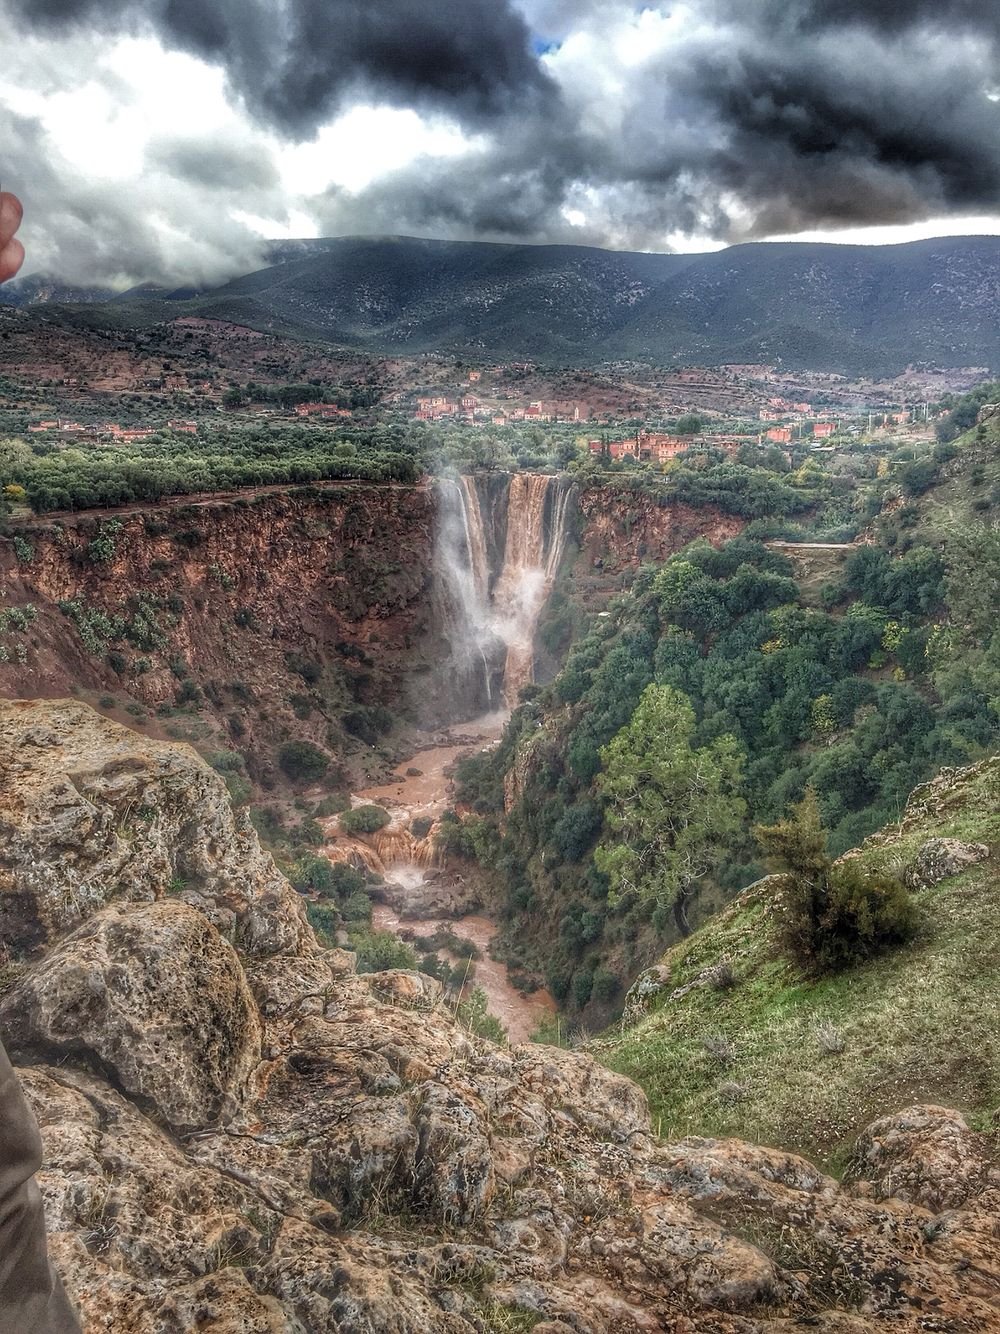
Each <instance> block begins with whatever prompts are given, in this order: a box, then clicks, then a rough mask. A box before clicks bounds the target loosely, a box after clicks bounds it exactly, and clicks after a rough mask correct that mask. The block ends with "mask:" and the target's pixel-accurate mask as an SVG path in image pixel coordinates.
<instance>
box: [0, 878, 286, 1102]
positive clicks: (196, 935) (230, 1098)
mask: <svg viewBox="0 0 1000 1334" xmlns="http://www.w3.org/2000/svg"><path fill="white" fill-rule="evenodd" d="M0 1031H2V1032H3V1033H4V1034H5V1035H6V1039H7V1044H8V1047H9V1048H10V1050H11V1051H12V1053H13V1054H14V1055H15V1056H18V1055H22V1056H23V1055H31V1054H42V1055H44V1056H48V1057H56V1058H58V1059H60V1060H61V1059H66V1058H71V1059H76V1060H78V1061H80V1062H81V1063H83V1064H87V1065H92V1066H93V1067H94V1068H96V1069H98V1070H100V1071H103V1072H106V1073H107V1074H108V1076H109V1077H110V1078H111V1079H112V1080H113V1082H114V1084H115V1085H116V1087H118V1088H120V1089H121V1090H122V1091H123V1092H124V1093H126V1094H127V1095H128V1096H130V1097H132V1098H134V1099H135V1100H136V1101H137V1102H138V1103H139V1104H140V1105H142V1106H145V1107H148V1108H149V1109H150V1110H151V1112H152V1113H153V1114H155V1115H156V1116H158V1117H160V1118H161V1119H162V1120H163V1121H165V1122H167V1123H169V1124H170V1125H172V1126H175V1127H178V1128H192V1127H197V1128H201V1127H204V1126H206V1125H212V1124H214V1123H215V1122H216V1121H217V1120H219V1118H220V1117H222V1116H224V1115H225V1114H226V1113H227V1112H228V1113H230V1114H231V1112H232V1111H233V1110H234V1109H235V1108H236V1106H238V1105H239V1103H240V1102H241V1101H242V1100H243V1097H244V1094H245V1093H246V1088H247V1082H248V1080H249V1079H250V1076H251V1074H252V1073H253V1071H254V1070H255V1069H256V1067H257V1065H258V1063H259V1061H260V1038H261V1031H260V1022H259V1019H258V1011H257V1006H256V1003H255V1002H254V998H253V995H252V994H251V992H250V988H249V986H248V984H247V980H246V977H245V976H244V973H243V969H242V968H241V966H240V961H239V956H238V955H237V953H236V951H235V950H234V949H233V947H232V945H230V944H229V942H228V941H227V940H225V939H224V938H223V937H222V936H221V935H220V934H219V932H218V931H217V930H216V929H215V927H214V926H212V924H211V922H209V921H208V919H207V918H206V917H205V916H203V914H202V913H200V912H198V911H197V910H196V909H194V908H191V907H189V906H188V905H187V904H184V903H172V902H169V901H165V902H161V903H143V904H135V905H133V904H114V905H113V906H112V907H110V908H104V909H102V910H101V911H100V912H99V913H96V914H95V915H94V916H93V917H91V918H90V920H89V921H87V922H85V923H84V924H83V926H81V927H78V928H77V930H76V931H74V932H73V933H72V935H70V936H68V937H67V938H66V939H65V940H63V941H60V942H59V944H57V945H56V947H55V948H54V949H53V950H52V951H51V952H50V953H49V954H47V955H46V957H45V958H44V959H42V960H41V961H40V962H39V963H38V964H37V965H36V966H35V967H33V968H31V969H29V970H28V971H27V972H26V974H25V976H24V977H23V978H22V979H20V981H19V982H18V983H17V984H16V985H15V986H14V987H13V988H12V990H11V991H10V993H9V994H8V995H7V996H6V997H5V998H4V1000H3V1001H2V1002H0Z"/></svg>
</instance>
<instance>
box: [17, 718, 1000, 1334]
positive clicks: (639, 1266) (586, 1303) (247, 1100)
mask: <svg viewBox="0 0 1000 1334" xmlns="http://www.w3.org/2000/svg"><path fill="white" fill-rule="evenodd" d="M0 932H2V939H3V940H4V941H5V942H7V944H8V947H9V958H10V963H9V965H8V966H7V968H6V969H5V972H4V988H5V990H4V994H3V998H2V1002H0V1029H2V1031H3V1033H4V1035H5V1037H6V1039H7V1041H8V1044H9V1047H10V1050H11V1054H12V1056H13V1057H14V1059H15V1061H16V1063H17V1064H18V1065H19V1068H20V1074H21V1078H22V1080H23V1082H24V1085H25V1088H26V1090H27V1093H28V1096H29V1099H30V1101H31V1103H32V1105H33V1107H34V1109H35V1112H36V1114H37V1116H38V1119H39V1121H40V1123H41V1127H42V1134H43V1139H44V1143H45V1151H46V1167H45V1171H44V1173H43V1175H42V1179H41V1185H42V1189H43V1191H44V1194H45V1199H46V1204H47V1209H48V1217H49V1221H50V1229H51V1232H52V1247H53V1252H54V1257H55V1260H56V1263H57V1265H58V1267H59V1269H60V1271H61V1273H62V1275H63V1277H64V1280H65V1282H66V1286H67V1288H68V1290H69V1292H70V1294H71V1295H72V1297H73V1298H74V1300H75V1301H76V1302H77V1304H78V1306H79V1308H80V1310H81V1312H82V1314H83V1320H84V1327H85V1329H86V1330H87V1331H88V1334H89V1331H99V1330H100V1331H114V1332H115V1334H140V1332H141V1334H173V1332H174V1331H177V1332H179V1331H189V1330H207V1331H213V1332H214V1334H272V1332H273V1334H278V1332H279V1331H288V1332H291V1331H295V1332H296V1334H299V1332H301V1331H325V1330H342V1331H352V1332H353V1331H359V1332H360V1331H366V1332H367V1331H371V1332H372V1334H411V1332H412V1334H418V1332H419V1334H424V1332H425V1331H445V1332H448V1331H454V1334H459V1332H462V1334H464V1332H465V1331H520V1330H529V1329H532V1328H533V1329H534V1330H535V1331H536V1334H557V1332H558V1334H568V1331H576V1332H577V1334H599V1332H602V1331H620V1332H621V1334H626V1332H629V1334H632V1332H633V1331H657V1330H664V1331H676V1334H682V1332H683V1334H696V1332H699V1331H705V1334H708V1332H709V1331H711V1332H712V1334H754V1332H756V1331H761V1332H764V1331H768V1332H770V1331H775V1332H777V1331H793V1330H799V1329H804V1328H809V1329H814V1330H819V1331H827V1332H828V1334H834V1332H836V1334H859V1332H860V1331H864V1330H881V1329H885V1330H887V1331H889V1330H892V1331H918V1330H919V1331H948V1332H949V1334H964V1332H965V1331H969V1332H970V1334H971V1332H972V1331H991V1330H996V1329H997V1328H1000V1255H998V1240H1000V1237H998V1233H1000V1224H998V1219H1000V1173H998V1171H997V1167H996V1165H995V1163H994V1162H993V1160H992V1158H991V1156H990V1154H989V1151H988V1146H987V1142H986V1140H985V1139H984V1138H983V1137H981V1136H979V1135H977V1134H975V1133H973V1132H972V1131H970V1130H969V1129H968V1127H967V1126H966V1125H965V1123H964V1122H963V1120H962V1118H961V1117H960V1116H958V1115H957V1114H956V1113H954V1112H950V1111H947V1110H944V1109H942V1108H938V1107H915V1108H911V1109H909V1110H907V1111H903V1112H900V1113H898V1114H896V1115H893V1116H891V1117H887V1118H885V1119H884V1120H882V1121H880V1122H878V1123H877V1124H875V1125H873V1126H871V1127H870V1128H869V1129H868V1130H867V1132H866V1133H865V1134H864V1135H863V1136H862V1137H861V1139H860V1141H859V1143H858V1146H857V1150H856V1153H855V1156H854V1160H853V1162H852V1163H851V1165H850V1168H849V1170H848V1173H847V1176H846V1179H845V1183H844V1184H840V1183H838V1182H836V1181H834V1180H832V1179H830V1178H828V1177H825V1176H823V1175H822V1174H821V1173H820V1172H818V1171H817V1170H816V1169H815V1168H813V1167H812V1166H811V1165H810V1164H809V1163H808V1162H806V1161H804V1160H802V1159H800V1158H797V1157H794V1156H791V1155H789V1154H786V1153H783V1152H781V1151H780V1150H775V1149H767V1148H761V1147H759V1146H756V1145H751V1144H746V1143H742V1142H738V1141H732V1140H730V1141H717V1140H708V1139H701V1138H689V1139H686V1140H683V1141H681V1142H680V1143H676V1144H669V1145H665V1144H662V1143H659V1142H658V1141H657V1140H656V1138H655V1137H654V1136H653V1134H652V1133H651V1127H650V1124H649V1116H648V1112H647V1107H646V1100H645V1097H644V1095H643V1093H642V1092H641V1090H640V1089H639V1088H638V1087H637V1086H636V1085H634V1084H632V1083H631V1082H629V1081H628V1080H626V1079H624V1078H622V1077H620V1076H617V1075H614V1074H611V1073H610V1072H608V1071H606V1070H604V1069H603V1068H602V1067H601V1066H599V1065H598V1064H596V1063H595V1062H594V1061H593V1060H592V1059H591V1058H589V1057H588V1056H585V1055H581V1054H575V1053H569V1052H565V1051H561V1050H558V1049H554V1048H549V1047H541V1046H525V1047H518V1048H514V1049H513V1050H506V1049H500V1048H497V1047H495V1046H492V1045H491V1044H489V1043H487V1042H484V1041H482V1040H479V1039H476V1038H473V1037H470V1036H469V1035H468V1034H467V1033H465V1032H464V1031H463V1030H462V1029H461V1028H460V1027H457V1026H456V1024H455V1022H454V1019H453V1017H452V1015H451V1013H450V1012H449V1010H448V1008H447V1007H446V1006H445V1005H444V1003H443V1001H442V997H441V992H440V989H439V986H438V984H437V983H436V982H434V981H433V980H431V979H430V978H427V977H424V976H422V975H421V974H419V973H411V972H389V973H381V974H373V975H370V976H366V977H359V976H357V975H356V974H355V973H354V970H353V966H354V960H353V956H352V955H350V954H348V953H346V952H344V951H340V950H323V949H321V948H319V946H318V945H317V943H316V940H315V939H314V937H313V934H312V931H311V930H310V928H309V926H308V923H307V922H306V919H305V916H304V913H303V910H302V904H301V901H300V899H299V897H298V896H297V895H296V894H295V892H294V891H293V890H292V889H291V888H290V886H289V885H288V884H287V883H286V882H285V881H284V879H283V878H282V877H281V876H280V874H279V873H278V872H277V870H276V868H275V867H274V864H273V862H272V861H271V859H270V858H269V857H268V856H267V855H266V854H265V853H264V852H262V850H261V848H260V846H259V844H258V843H257V840H256V837H255V835H254V833H253V831H252V829H251V828H250V826H249V824H248V822H247V821H246V819H245V816H244V815H242V814H234V813H233V811H232V809H231V807H230V805H229V802H228V799H227V795H226V789H225V787H224V785H223V783H222V781H221V780H220V779H219V778H218V777H217V776H216V775H215V774H214V773H213V772H212V771H211V770H210V769H209V768H207V766H205V765H204V764H202V762H201V761H200V760H199V759H198V758H197V756H196V755H195V754H194V753H193V752H192V751H191V750H190V749H188V748H187V747H186V746H183V745H171V744H165V743H153V742H150V741H147V740H145V739H143V738H140V737H137V736H136V735H134V734H133V733H131V732H129V731H128V730H127V729H126V728H123V727H119V726H117V725H115V724H113V723H110V722H108V721H107V720H105V719H103V718H101V717H100V716H98V715H97V714H95V713H93V712H91V711H90V710H89V709H87V708H86V707H84V706H82V705H80V704H77V703H75V702H66V701H62V702H56V703H51V702H30V703H3V704H0ZM22 961H23V962H22Z"/></svg>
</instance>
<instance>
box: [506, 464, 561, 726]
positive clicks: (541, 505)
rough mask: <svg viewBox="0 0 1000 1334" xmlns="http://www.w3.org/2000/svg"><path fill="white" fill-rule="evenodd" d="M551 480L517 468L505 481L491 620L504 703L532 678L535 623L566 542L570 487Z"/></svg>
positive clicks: (550, 586) (547, 594) (513, 696)
mask: <svg viewBox="0 0 1000 1334" xmlns="http://www.w3.org/2000/svg"><path fill="white" fill-rule="evenodd" d="M553 480H554V479H553V478H551V477H546V476H544V475H543V474H539V473H524V472H521V473H516V474H515V475H514V476H513V477H512V478H511V482H510V491H509V493H508V501H507V546H506V550H505V551H504V561H503V570H502V571H501V574H500V578H499V579H498V580H497V585H496V589H495V591H494V594H493V606H494V625H495V627H496V631H497V633H498V635H499V636H500V638H501V639H502V640H503V642H504V643H505V644H506V645H507V659H506V663H505V665H504V677H503V689H504V698H505V700H506V702H507V704H509V705H514V704H516V703H517V697H518V694H519V693H520V691H521V688H522V687H523V686H526V685H528V684H530V682H531V681H532V680H533V679H534V661H535V626H536V625H537V624H538V618H539V616H540V615H541V611H542V608H543V607H544V606H545V602H546V599H547V598H548V596H549V593H550V592H551V591H552V584H553V581H554V579H555V577H556V572H557V571H558V569H559V562H560V561H561V560H562V554H563V549H564V547H565V544H566V512H567V509H568V506H569V497H570V489H569V488H568V487H566V486H559V485H558V483H557V485H556V487H555V488H553V487H552V482H553ZM553 492H554V497H555V498H554V503H553Z"/></svg>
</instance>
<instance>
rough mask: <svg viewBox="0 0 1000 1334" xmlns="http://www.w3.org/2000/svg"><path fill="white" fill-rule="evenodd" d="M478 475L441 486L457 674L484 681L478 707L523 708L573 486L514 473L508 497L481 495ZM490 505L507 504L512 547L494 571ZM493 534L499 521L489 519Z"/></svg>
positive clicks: (442, 545) (439, 545)
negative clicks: (537, 632)
mask: <svg viewBox="0 0 1000 1334" xmlns="http://www.w3.org/2000/svg"><path fill="white" fill-rule="evenodd" d="M479 480H480V479H477V478H476V477H474V476H462V477H459V478H457V479H452V478H443V479H441V480H440V481H439V482H438V533H437V542H436V564H437V572H438V576H439V578H440V580H441V583H442V587H443V590H444V591H445V598H444V601H445V607H446V618H445V623H446V635H447V638H448V641H449V644H450V650H451V659H452V662H451V669H452V671H453V673H454V674H455V675H456V676H457V677H458V678H460V679H462V678H464V679H465V680H469V679H475V678H476V677H477V676H478V679H479V685H480V689H481V694H479V696H478V703H479V704H480V705H481V706H482V707H483V708H485V709H492V708H494V707H496V706H497V705H498V704H499V703H501V701H502V702H503V703H505V704H506V705H507V706H508V707H512V706H513V705H515V704H516V703H517V698H518V694H519V692H520V690H521V689H522V687H523V686H525V685H527V684H529V683H530V682H531V681H532V680H533V676H534V671H533V668H534V636H535V627H536V625H537V623H538V618H539V616H540V615H541V612H542V609H543V607H544V606H545V602H546V600H547V598H548V595H549V593H550V592H551V589H552V584H553V581H554V580H555V576H556V574H557V572H558V569H559V564H560V561H561V560H562V555H563V551H564V550H565V542H566V517H567V514H568V512H569V505H570V498H571V495H572V487H571V486H570V485H568V484H567V483H566V481H565V479H562V478H554V477H551V476H547V475H545V474H540V473H515V474H514V475H513V476H512V477H510V478H509V479H507V481H506V485H505V486H504V488H503V491H502V492H500V493H498V492H497V489H496V488H495V487H490V490H489V494H488V498H487V497H484V496H483V495H482V494H481V493H480V489H479V485H478V482H479ZM484 499H487V503H489V504H492V505H497V504H502V505H503V506H504V507H505V509H506V514H505V516H504V517H505V519H506V523H505V531H506V536H505V541H504V548H503V555H502V562H501V563H500V567H499V569H495V568H493V564H494V563H495V559H496V558H495V557H494V562H491V552H490V545H489V543H488V541H487V524H486V523H484V512H483V510H484ZM485 517H486V519H487V520H489V521H490V527H491V531H493V532H494V533H495V532H496V531H497V527H498V526H497V524H496V523H495V522H493V521H494V520H496V519H497V517H498V516H497V515H495V514H492V513H489V514H487V515H486V516H485Z"/></svg>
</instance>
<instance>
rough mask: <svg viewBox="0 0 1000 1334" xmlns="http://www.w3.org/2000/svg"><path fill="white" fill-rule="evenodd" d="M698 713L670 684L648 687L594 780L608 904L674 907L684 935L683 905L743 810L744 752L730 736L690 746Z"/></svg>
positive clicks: (600, 861) (599, 852)
mask: <svg viewBox="0 0 1000 1334" xmlns="http://www.w3.org/2000/svg"><path fill="white" fill-rule="evenodd" d="M694 725H695V720H694V710H693V709H692V707H691V704H690V702H689V700H688V698H687V696H686V695H682V694H681V692H680V691H678V690H674V689H673V687H671V686H659V685H651V686H648V687H647V688H646V689H645V690H644V691H643V694H642V698H641V699H640V701H639V705H638V707H637V708H636V710H635V713H634V714H633V715H632V719H631V721H630V722H629V723H628V724H627V725H626V726H625V727H623V728H622V729H621V731H620V732H619V733H618V734H617V735H616V736H615V737H614V738H613V739H612V740H611V742H610V743H609V744H608V745H607V746H605V747H604V749H603V750H602V751H601V760H602V763H603V772H602V773H601V774H600V776H599V777H598V780H597V785H598V789H599V791H600V792H601V794H602V796H603V797H604V800H605V803H606V808H605V815H604V822H605V826H606V829H607V830H608V833H609V835H610V837H606V838H605V839H604V840H603V841H602V842H601V844H600V845H599V847H598V848H597V850H596V852H595V854H594V861H595V863H596V865H597V868H598V870H600V871H603V872H605V873H606V875H607V876H608V878H609V880H610V882H611V889H610V893H609V895H608V898H609V901H610V902H611V903H615V902H616V901H617V900H618V899H620V898H621V896H622V895H623V894H627V893H629V892H635V893H636V894H638V895H639V896H640V897H641V898H644V899H654V900H656V901H657V902H658V903H660V904H664V905H666V906H670V907H672V908H673V912H674V920H675V922H676V923H677V927H678V930H679V931H680V932H681V933H682V934H683V935H687V934H688V932H689V931H690V927H689V926H688V921H687V905H688V903H689V901H690V898H691V895H692V893H693V891H694V886H695V884H696V883H697V881H698V880H699V879H700V878H701V877H702V876H703V875H705V874H706V872H707V871H709V870H710V869H711V867H712V866H713V864H714V863H715V861H716V860H717V858H718V856H719V855H720V853H721V851H722V849H723V846H724V844H725V841H726V840H727V839H728V838H729V837H730V836H731V835H733V834H734V833H736V831H737V829H738V828H739V823H740V819H741V817H742V815H743V813H744V811H745V809H746V804H745V802H744V801H743V800H742V799H741V798H740V797H739V796H737V795H736V794H737V791H738V789H739V786H740V781H741V771H742V758H743V757H742V755H741V754H740V751H739V749H738V748H737V745H736V742H735V741H734V740H733V738H732V737H731V736H722V737H719V738H718V739H717V740H715V741H713V742H712V743H711V744H710V745H708V746H702V747H701V748H700V749H697V750H695V749H693V748H692V746H691V737H692V735H693V733H694Z"/></svg>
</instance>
